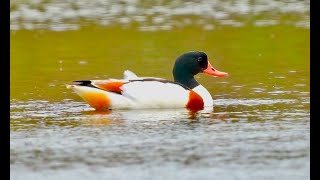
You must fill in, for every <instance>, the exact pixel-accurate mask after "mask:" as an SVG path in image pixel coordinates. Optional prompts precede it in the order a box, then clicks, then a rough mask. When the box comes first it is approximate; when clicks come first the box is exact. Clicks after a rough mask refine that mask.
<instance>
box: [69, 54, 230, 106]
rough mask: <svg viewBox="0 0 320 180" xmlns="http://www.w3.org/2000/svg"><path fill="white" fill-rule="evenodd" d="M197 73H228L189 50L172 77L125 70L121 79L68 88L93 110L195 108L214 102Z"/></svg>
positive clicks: (79, 84)
mask: <svg viewBox="0 0 320 180" xmlns="http://www.w3.org/2000/svg"><path fill="white" fill-rule="evenodd" d="M198 73H205V74H208V75H211V76H214V77H224V76H227V75H228V73H225V72H221V71H218V70H217V69H215V68H213V67H212V65H211V64H210V62H209V61H208V57H207V54H206V53H204V52H201V51H190V52H186V53H184V54H182V55H181V56H179V57H178V58H177V59H176V61H175V64H174V67H173V77H174V81H170V80H166V79H162V78H155V77H139V76H137V75H136V74H135V73H133V72H131V71H129V70H126V71H124V78H123V79H106V80H80V81H74V82H72V83H71V84H68V85H67V88H68V89H72V90H73V91H74V92H75V93H76V94H78V95H79V96H80V97H81V98H82V99H83V100H84V101H86V102H87V103H88V104H89V105H90V106H91V107H93V108H95V109H96V110H104V109H147V108H187V109H189V110H195V111H197V110H201V109H203V108H204V107H212V106H213V100H212V96H211V94H210V93H209V92H208V90H207V89H206V88H204V87H203V86H202V85H201V84H199V83H198V82H197V81H196V80H195V78H194V76H195V75H197V74H198Z"/></svg>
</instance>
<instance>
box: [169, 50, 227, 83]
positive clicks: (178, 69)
mask: <svg viewBox="0 0 320 180" xmlns="http://www.w3.org/2000/svg"><path fill="white" fill-rule="evenodd" d="M198 73H205V74H209V75H211V76H214V77H224V76H227V75H228V73H225V72H221V71H218V70H217V69H215V68H214V67H212V65H211V64H210V62H209V61H208V56H207V54H206V53H204V52H201V51H191V52H187V53H184V54H182V55H181V56H179V57H178V58H177V60H176V62H175V64H174V67H173V76H174V80H175V81H176V82H178V83H181V84H183V85H186V86H187V87H189V88H191V89H192V88H194V87H196V86H198V85H199V83H198V82H197V81H196V80H195V79H194V77H193V76H194V75H197V74H198Z"/></svg>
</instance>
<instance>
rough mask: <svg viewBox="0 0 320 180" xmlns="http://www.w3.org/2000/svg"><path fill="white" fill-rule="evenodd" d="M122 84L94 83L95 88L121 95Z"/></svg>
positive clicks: (118, 82)
mask: <svg viewBox="0 0 320 180" xmlns="http://www.w3.org/2000/svg"><path fill="white" fill-rule="evenodd" d="M123 84H124V82H121V81H114V82H104V83H99V82H97V83H94V85H95V86H97V87H99V88H101V89H103V90H105V91H110V92H116V93H121V88H120V87H121V86H122V85H123Z"/></svg>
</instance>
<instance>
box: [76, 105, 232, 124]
mask: <svg viewBox="0 0 320 180" xmlns="http://www.w3.org/2000/svg"><path fill="white" fill-rule="evenodd" d="M82 114H83V115H85V116H86V118H85V119H84V120H83V124H85V125H93V126H104V125H119V124H125V123H133V122H135V123H146V122H148V123H151V124H152V122H154V123H155V124H157V123H158V124H163V123H186V122H187V123H207V124H208V125H210V124H217V123H226V122H227V121H226V120H225V118H226V117H227V115H226V114H219V113H218V114H217V113H215V112H214V109H213V108H212V107H210V108H205V109H203V110H199V111H190V110H188V109H184V108H181V109H145V110H143V109H141V110H113V111H111V110H106V111H94V110H93V111H85V112H83V113H82Z"/></svg>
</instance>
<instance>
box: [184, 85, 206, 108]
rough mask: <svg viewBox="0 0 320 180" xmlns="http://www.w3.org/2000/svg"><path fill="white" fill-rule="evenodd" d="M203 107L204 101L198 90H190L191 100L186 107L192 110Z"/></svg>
mask: <svg viewBox="0 0 320 180" xmlns="http://www.w3.org/2000/svg"><path fill="white" fill-rule="evenodd" d="M203 107H204V103H203V99H202V97H201V96H200V95H199V94H197V93H196V92H194V91H192V90H190V93H189V101H188V103H187V105H186V108H188V109H190V110H192V111H198V110H202V109H203Z"/></svg>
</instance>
